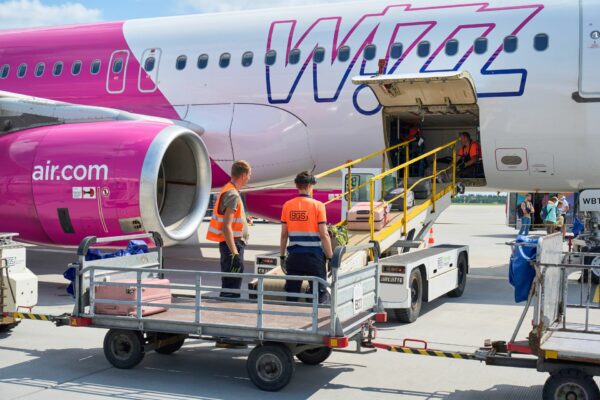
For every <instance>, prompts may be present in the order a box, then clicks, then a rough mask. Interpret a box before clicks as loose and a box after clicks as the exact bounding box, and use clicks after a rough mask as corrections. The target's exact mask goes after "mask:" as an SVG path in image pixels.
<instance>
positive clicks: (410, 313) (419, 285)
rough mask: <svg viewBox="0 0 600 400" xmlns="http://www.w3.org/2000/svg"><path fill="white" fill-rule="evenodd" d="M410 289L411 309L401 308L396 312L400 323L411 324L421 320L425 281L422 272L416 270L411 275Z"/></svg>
mask: <svg viewBox="0 0 600 400" xmlns="http://www.w3.org/2000/svg"><path fill="white" fill-rule="evenodd" d="M408 282H409V286H408V289H409V290H410V292H409V293H410V308H399V309H396V310H394V312H395V314H396V318H397V319H398V321H400V322H405V323H411V322H415V321H416V320H417V318H419V314H420V313H421V304H422V302H423V279H422V278H421V270H420V269H418V268H415V269H413V270H412V272H411V273H410V279H409V281H408Z"/></svg>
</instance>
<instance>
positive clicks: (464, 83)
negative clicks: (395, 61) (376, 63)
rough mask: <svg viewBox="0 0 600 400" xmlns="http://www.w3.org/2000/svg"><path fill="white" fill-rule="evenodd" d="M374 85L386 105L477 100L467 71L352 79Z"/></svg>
mask: <svg viewBox="0 0 600 400" xmlns="http://www.w3.org/2000/svg"><path fill="white" fill-rule="evenodd" d="M352 81H353V82H354V83H355V84H357V85H367V86H369V87H370V88H371V90H372V91H373V93H374V94H375V96H376V97H377V99H378V100H379V103H380V104H381V105H382V106H383V107H416V108H419V107H435V106H439V107H447V106H449V105H454V106H458V105H474V104H477V92H476V91H475V83H474V82H473V78H472V77H471V74H469V73H468V72H440V73H435V74H426V75H424V74H410V75H378V76H373V77H369V76H361V77H357V78H354V79H353V80H352Z"/></svg>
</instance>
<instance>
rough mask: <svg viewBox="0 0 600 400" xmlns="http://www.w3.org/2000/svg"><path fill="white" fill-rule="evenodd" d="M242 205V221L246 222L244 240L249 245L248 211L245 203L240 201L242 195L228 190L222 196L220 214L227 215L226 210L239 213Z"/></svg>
mask: <svg viewBox="0 0 600 400" xmlns="http://www.w3.org/2000/svg"><path fill="white" fill-rule="evenodd" d="M240 203H241V204H242V220H243V221H244V229H243V230H242V240H243V241H244V242H245V243H248V238H249V237H250V234H249V232H248V220H247V218H246V210H245V209H244V203H243V202H242V201H241V199H240V195H239V193H238V192H237V191H236V190H228V191H227V192H225V193H223V196H221V202H220V203H219V210H218V211H219V214H221V215H222V214H225V210H226V209H228V208H230V209H232V210H233V211H237V208H238V204H240Z"/></svg>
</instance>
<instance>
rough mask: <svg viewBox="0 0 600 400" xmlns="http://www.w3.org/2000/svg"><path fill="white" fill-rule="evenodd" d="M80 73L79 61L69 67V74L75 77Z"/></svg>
mask: <svg viewBox="0 0 600 400" xmlns="http://www.w3.org/2000/svg"><path fill="white" fill-rule="evenodd" d="M80 73H81V61H75V62H74V63H73V65H72V66H71V74H73V75H75V76H77V75H79V74H80Z"/></svg>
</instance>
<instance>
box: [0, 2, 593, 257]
mask: <svg viewBox="0 0 600 400" xmlns="http://www.w3.org/2000/svg"><path fill="white" fill-rule="evenodd" d="M0 43H2V45H0V91H1V92H0V198H1V199H2V200H1V201H2V207H0V230H1V231H16V232H19V233H20V239H21V240H25V241H28V242H34V243H46V244H52V245H76V244H78V243H79V241H80V240H81V239H82V238H83V237H85V236H88V235H105V236H109V235H110V236H112V235H119V234H125V233H133V232H139V231H157V232H159V233H161V234H162V235H163V236H164V237H165V238H166V239H167V240H169V241H171V242H183V241H185V240H186V239H187V238H189V237H190V236H193V235H194V234H195V233H196V232H197V231H198V227H199V226H200V224H201V222H202V219H203V217H204V215H205V212H206V209H207V207H208V202H209V195H210V193H211V192H212V191H215V190H218V188H220V187H221V186H223V185H224V184H225V183H226V182H227V181H228V180H229V176H228V171H229V168H230V166H231V164H232V162H233V161H234V160H236V159H245V160H247V161H249V162H250V163H251V164H252V166H253V177H252V185H251V186H252V187H251V188H250V189H252V190H253V192H250V193H249V197H248V199H249V200H248V207H249V212H250V213H251V214H255V215H265V216H269V217H271V218H275V219H276V218H277V212H278V209H277V203H281V202H282V201H283V200H282V199H283V198H284V197H285V196H291V192H290V191H287V192H286V190H285V189H277V190H278V191H279V192H277V193H275V194H273V192H272V191H270V190H269V188H271V187H273V186H276V185H282V184H285V183H288V184H289V182H290V177H292V176H294V175H295V174H296V173H298V172H299V171H302V170H314V171H316V172H322V171H325V170H328V169H330V168H332V167H335V166H337V165H340V164H343V163H344V162H346V160H350V159H354V158H356V157H359V156H362V155H364V154H368V153H370V152H374V151H377V150H380V149H383V148H385V147H386V146H388V145H389V144H390V143H391V142H393V139H394V135H395V134H397V133H398V131H399V127H400V126H404V125H413V126H414V125H418V126H419V127H420V128H421V129H422V131H423V136H424V137H425V140H426V143H427V145H428V146H434V145H436V144H441V143H447V142H449V141H452V140H455V139H456V137H457V133H458V132H459V131H467V132H470V133H471V134H472V135H475V137H476V138H477V139H478V140H480V142H481V146H482V152H483V165H484V169H485V179H486V185H487V186H486V187H487V188H494V189H502V190H509V191H523V190H525V191H536V190H539V191H545V192H550V191H555V192H558V191H561V192H576V191H579V190H583V189H586V188H594V187H599V186H600V174H598V173H597V171H598V170H600V158H599V157H597V146H598V145H597V143H598V142H597V140H598V136H597V132H596V130H597V126H598V125H600V112H598V111H600V78H599V77H598V75H597V65H598V64H599V62H600V3H598V2H597V1H593V0H580V1H579V2H573V1H564V0H538V1H531V2H530V1H525V2H524V1H517V0H502V1H500V0H489V1H469V0H452V1H447V0H443V1H442V0H423V1H414V0H413V1H410V0H408V1H405V2H391V1H380V0H373V1H362V2H355V3H348V4H330V5H327V4H324V5H321V6H311V7H296V8H287V9H273V10H257V11H244V12H231V13H223V14H203V15H190V16H178V17H167V18H154V19H139V20H128V21H124V22H108V23H96V24H88V25H72V26H63V27H49V28H39V29H23V30H8V31H1V32H0ZM382 60H383V61H382ZM380 64H381V66H380ZM353 80H354V83H353ZM355 83H356V84H355ZM382 104H383V105H385V106H386V107H383V106H382ZM390 107H391V108H393V109H394V110H395V112H394V115H393V116H392V115H387V114H386V113H385V110H386V109H389V108H390ZM396 139H397V138H396ZM340 183H341V182H340ZM261 189H262V190H261ZM269 199H270V200H269Z"/></svg>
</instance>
